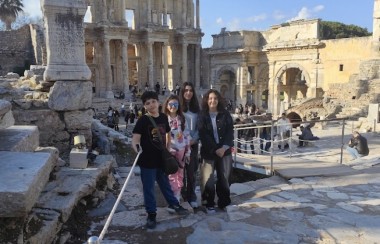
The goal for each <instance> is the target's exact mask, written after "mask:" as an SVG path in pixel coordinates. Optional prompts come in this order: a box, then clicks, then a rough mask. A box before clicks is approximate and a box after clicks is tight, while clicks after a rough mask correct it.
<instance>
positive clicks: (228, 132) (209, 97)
mask: <svg viewBox="0 0 380 244" xmlns="http://www.w3.org/2000/svg"><path fill="white" fill-rule="evenodd" d="M198 129H199V139H200V141H201V143H202V147H201V156H202V163H201V191H202V204H204V205H205V206H206V208H207V212H208V213H213V212H215V202H214V198H215V190H216V194H217V196H218V202H217V204H218V207H219V208H220V209H224V208H225V207H226V206H227V205H229V204H230V203H231V198H230V183H229V177H230V174H231V168H232V155H231V147H232V146H233V139H234V138H233V120H232V117H231V115H230V113H229V112H228V111H227V110H226V109H225V105H224V104H223V99H222V97H221V95H220V93H219V92H218V91H216V90H213V89H211V90H209V91H208V92H206V94H205V95H204V96H203V100H202V111H201V113H200V114H199V117H198ZM215 170H216V174H217V180H216V189H215V179H214V171H215Z"/></svg>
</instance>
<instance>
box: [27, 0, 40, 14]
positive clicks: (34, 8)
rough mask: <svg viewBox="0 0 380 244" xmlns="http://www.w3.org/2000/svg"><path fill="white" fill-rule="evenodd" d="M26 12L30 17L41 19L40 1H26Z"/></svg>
mask: <svg viewBox="0 0 380 244" xmlns="http://www.w3.org/2000/svg"><path fill="white" fill-rule="evenodd" d="M23 3H24V8H23V9H24V12H25V13H28V14H29V15H30V17H41V16H42V11H41V5H40V0H24V2H23Z"/></svg>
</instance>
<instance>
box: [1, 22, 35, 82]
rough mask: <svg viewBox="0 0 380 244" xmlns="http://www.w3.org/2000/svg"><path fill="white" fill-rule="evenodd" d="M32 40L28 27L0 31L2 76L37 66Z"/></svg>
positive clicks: (21, 73) (21, 72)
mask: <svg viewBox="0 0 380 244" xmlns="http://www.w3.org/2000/svg"><path fill="white" fill-rule="evenodd" d="M34 60H35V59H34V53H33V45H32V39H31V35H30V28H29V26H28V25H25V26H24V27H22V28H20V29H18V30H11V31H0V75H6V74H7V73H8V72H16V73H19V74H20V75H23V73H24V69H25V67H26V66H27V67H26V68H29V67H28V66H29V65H30V64H35V61H34Z"/></svg>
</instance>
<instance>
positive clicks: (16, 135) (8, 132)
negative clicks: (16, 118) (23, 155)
mask: <svg viewBox="0 0 380 244" xmlns="http://www.w3.org/2000/svg"><path fill="white" fill-rule="evenodd" d="M39 135H40V134H39V131H38V127H37V126H34V125H22V126H20V125H14V126H10V127H8V128H6V129H0V138H1V140H0V151H12V152H33V151H34V150H36V148H37V147H38V146H39V145H40V139H39Z"/></svg>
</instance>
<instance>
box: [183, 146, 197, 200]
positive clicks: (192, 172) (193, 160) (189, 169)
mask: <svg viewBox="0 0 380 244" xmlns="http://www.w3.org/2000/svg"><path fill="white" fill-rule="evenodd" d="M197 171H198V143H197V144H194V145H192V146H191V154H190V163H189V164H185V177H184V181H185V182H184V186H185V187H183V190H186V192H185V193H184V199H185V201H188V202H196V201H197V195H196V194H195V187H196V181H197V179H196V175H197ZM185 188H186V189H185Z"/></svg>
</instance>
